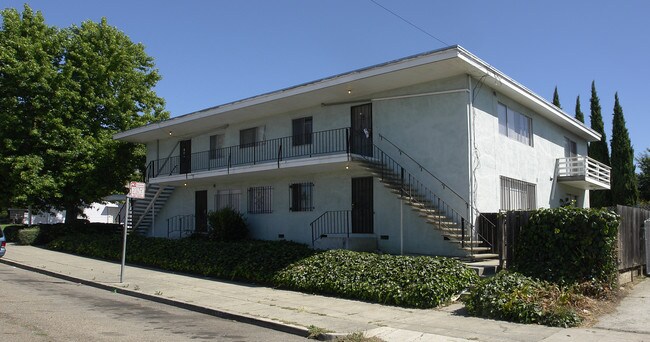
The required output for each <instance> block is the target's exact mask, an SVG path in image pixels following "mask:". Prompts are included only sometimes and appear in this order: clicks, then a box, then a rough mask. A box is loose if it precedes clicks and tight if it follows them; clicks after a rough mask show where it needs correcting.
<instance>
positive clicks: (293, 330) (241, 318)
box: [0, 258, 329, 337]
mask: <svg viewBox="0 0 650 342" xmlns="http://www.w3.org/2000/svg"><path fill="white" fill-rule="evenodd" d="M0 263H3V264H6V265H10V266H14V267H17V268H21V269H24V270H27V271H32V272H36V273H40V274H43V275H47V276H50V277H54V278H59V279H63V280H66V281H69V282H73V283H79V284H83V285H87V286H92V287H95V288H98V289H102V290H106V291H111V292H114V293H118V294H123V295H127V296H131V297H135V298H140V299H145V300H149V301H152V302H156V303H161V304H165V305H170V306H174V307H177V308H181V309H185V310H189V311H194V312H198V313H202V314H206V315H210V316H215V317H218V318H223V319H228V320H233V321H237V322H240V323H246V324H251V325H255V326H259V327H263V328H267V329H272V330H276V331H281V332H284V333H288V334H292V335H298V336H300V337H307V336H309V330H308V329H306V328H304V327H300V326H295V325H291V324H285V323H278V322H275V321H272V320H268V319H263V318H258V317H252V316H246V315H242V314H236V313H232V312H227V311H223V310H217V309H212V308H207V307H204V306H200V305H195V304H189V303H185V302H181V301H176V300H172V299H167V298H162V297H159V296H154V295H149V294H146V293H142V292H137V291H133V290H128V289H125V288H122V287H115V286H111V285H106V284H102V283H98V282H94V281H91V280H86V279H81V278H75V277H73V276H69V275H65V274H61V273H57V272H53V271H48V270H46V269H43V268H38V267H34V266H28V265H24V264H21V263H18V262H15V261H10V260H6V259H3V258H0ZM328 335H329V334H328ZM328 337H329V336H328Z"/></svg>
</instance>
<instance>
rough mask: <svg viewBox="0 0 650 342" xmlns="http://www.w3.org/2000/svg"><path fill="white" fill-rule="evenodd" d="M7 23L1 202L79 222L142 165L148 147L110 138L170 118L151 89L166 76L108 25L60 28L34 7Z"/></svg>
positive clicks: (2, 37) (1, 68) (2, 45)
mask: <svg viewBox="0 0 650 342" xmlns="http://www.w3.org/2000/svg"><path fill="white" fill-rule="evenodd" d="M2 17H3V26H2V30H0V136H2V151H0V170H1V171H0V172H1V174H0V176H2V182H3V183H2V189H0V196H1V197H2V200H3V201H4V202H3V203H0V204H3V205H9V204H11V205H23V206H27V205H31V206H33V207H35V208H40V209H46V208H49V207H54V208H57V209H66V210H67V213H68V216H67V217H66V220H68V219H71V218H75V217H76V215H77V213H78V208H80V207H81V206H83V205H85V204H89V203H91V202H94V201H98V200H100V199H101V197H103V196H105V195H107V194H110V193H113V192H116V191H122V190H123V186H124V184H125V182H126V181H127V180H128V179H130V178H131V177H133V176H134V171H135V170H137V169H138V168H139V167H141V165H143V164H144V147H143V146H138V145H133V144H128V143H124V142H120V141H115V140H113V139H112V135H113V134H114V133H116V132H118V131H122V130H125V129H129V128H133V127H137V126H141V125H144V124H147V123H150V122H153V121H158V120H162V119H165V118H167V117H168V114H167V112H166V111H165V110H164V101H163V100H162V99H161V98H159V97H158V96H157V95H156V94H155V92H154V91H153V87H154V86H155V85H156V83H157V82H158V81H159V80H160V75H159V74H158V72H157V70H156V69H155V68H154V63H153V59H152V58H151V57H149V56H148V55H147V54H146V53H145V51H144V47H143V46H142V45H141V44H135V43H133V42H132V41H131V40H130V39H129V37H128V36H126V35H125V34H124V33H123V32H121V31H119V30H118V29H116V28H115V27H112V26H110V25H108V23H107V22H106V19H102V20H101V22H99V23H95V22H92V21H86V22H84V23H82V24H81V26H72V27H69V28H65V29H57V28H55V27H50V26H48V25H46V24H45V20H44V18H43V16H42V14H41V13H40V12H37V13H34V12H33V11H32V10H31V8H29V6H27V5H25V8H24V10H23V13H22V14H20V13H18V11H16V10H14V9H6V10H4V11H3V12H2ZM8 200H9V201H8Z"/></svg>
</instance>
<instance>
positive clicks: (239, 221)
mask: <svg viewBox="0 0 650 342" xmlns="http://www.w3.org/2000/svg"><path fill="white" fill-rule="evenodd" d="M208 223H209V224H210V227H211V228H212V230H211V231H210V239H212V240H216V241H238V240H243V239H245V238H246V236H248V227H247V226H246V221H244V217H243V216H242V214H240V213H239V212H238V211H236V210H234V209H231V208H224V209H220V210H217V211H211V212H210V213H209V214H208Z"/></svg>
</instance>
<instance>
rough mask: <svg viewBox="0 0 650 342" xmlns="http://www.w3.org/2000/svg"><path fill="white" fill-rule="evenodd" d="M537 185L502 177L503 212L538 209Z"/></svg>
mask: <svg viewBox="0 0 650 342" xmlns="http://www.w3.org/2000/svg"><path fill="white" fill-rule="evenodd" d="M536 203H537V200H536V196H535V184H533V183H528V182H524V181H520V180H517V179H513V178H508V177H504V176H501V210H533V209H535V208H536V206H537V205H536Z"/></svg>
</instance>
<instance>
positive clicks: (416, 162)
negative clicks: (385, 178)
mask: <svg viewBox="0 0 650 342" xmlns="http://www.w3.org/2000/svg"><path fill="white" fill-rule="evenodd" d="M379 139H381V140H386V141H387V142H388V143H389V144H391V145H392V146H393V147H395V148H396V149H397V150H398V151H399V153H400V155H402V154H403V155H405V156H406V157H408V158H409V159H411V161H412V162H414V163H415V164H417V166H418V167H419V168H420V171H424V172H426V173H428V174H429V175H430V176H431V177H433V178H435V179H436V180H437V181H438V182H440V184H441V185H442V187H443V188H446V189H449V191H451V192H452V193H453V194H454V195H456V196H457V197H458V198H460V199H461V200H462V201H463V202H465V204H467V205H469V203H467V200H465V199H464V198H463V196H461V195H459V194H458V193H457V192H456V191H454V189H452V188H451V187H450V186H449V185H447V184H446V183H445V182H443V181H442V180H441V179H440V178H438V177H436V175H434V174H433V173H431V171H429V170H428V169H427V168H425V167H424V166H422V164H420V163H419V162H418V161H417V160H415V159H414V158H413V157H411V156H410V155H409V154H408V153H406V152H405V151H404V150H402V149H401V148H400V147H399V146H397V145H395V144H394V143H393V142H392V141H390V140H389V139H388V138H386V137H385V136H383V135H382V134H381V133H379Z"/></svg>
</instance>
